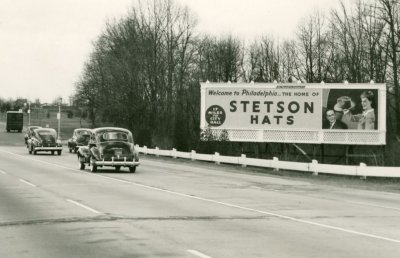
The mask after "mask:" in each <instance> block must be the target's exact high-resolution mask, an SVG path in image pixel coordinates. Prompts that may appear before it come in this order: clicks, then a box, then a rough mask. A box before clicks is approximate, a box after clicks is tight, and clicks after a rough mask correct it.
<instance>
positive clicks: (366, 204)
mask: <svg viewBox="0 0 400 258" xmlns="http://www.w3.org/2000/svg"><path fill="white" fill-rule="evenodd" d="M347 203H352V204H359V205H363V206H372V207H378V208H382V209H389V210H397V211H400V208H397V207H392V206H382V205H376V204H372V203H366V202H352V201H347Z"/></svg>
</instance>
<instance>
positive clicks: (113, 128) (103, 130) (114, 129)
mask: <svg viewBox="0 0 400 258" xmlns="http://www.w3.org/2000/svg"><path fill="white" fill-rule="evenodd" d="M112 131H120V132H125V133H129V134H131V131H129V130H128V129H125V128H120V127H99V128H95V129H92V132H94V133H99V132H112Z"/></svg>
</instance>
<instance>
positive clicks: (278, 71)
mask: <svg viewBox="0 0 400 258" xmlns="http://www.w3.org/2000/svg"><path fill="white" fill-rule="evenodd" d="M399 13H400V4H399V2H398V1H397V0H371V1H358V2H357V3H355V4H354V5H352V6H345V5H344V4H342V5H341V7H340V8H338V9H335V10H331V11H330V12H328V13H321V12H315V13H313V14H311V15H309V16H308V17H305V18H304V19H303V20H302V21H301V22H300V24H299V25H298V28H297V30H296V32H295V33H296V34H295V35H294V37H293V39H290V40H278V39H276V38H274V37H271V36H262V37H260V38H257V39H254V40H253V41H252V42H243V41H241V40H240V39H239V38H237V37H235V36H232V35H223V36H220V37H216V36H211V35H204V34H200V33H198V32H197V30H196V17H195V15H194V14H193V13H192V12H191V11H190V10H189V9H188V8H186V7H183V6H180V5H177V4H176V3H174V2H173V1H163V0H151V1H148V2H140V3H139V4H138V5H137V6H135V7H134V8H132V9H131V10H130V12H129V14H128V15H127V16H126V17H125V18H123V19H121V20H115V21H112V22H108V23H107V24H106V26H105V28H104V31H103V32H102V34H101V35H100V36H99V37H98V39H97V40H96V42H95V43H94V51H93V52H92V54H91V56H90V58H89V60H87V62H86V64H85V67H84V71H83V73H82V76H81V78H80V80H79V81H78V82H77V84H76V95H75V104H76V105H78V106H80V107H84V108H85V109H86V110H87V112H88V114H89V115H88V117H89V119H90V120H91V122H92V124H93V126H96V125H97V124H100V123H103V122H107V123H113V124H114V125H116V126H123V127H127V128H130V129H131V130H132V131H133V132H134V133H135V135H136V141H137V143H139V144H141V145H143V144H144V145H147V146H160V147H163V148H172V147H176V148H178V149H179V150H183V151H187V150H190V149H196V148H197V147H199V144H200V142H199V138H200V137H199V136H200V129H199V124H200V110H199V109H200V82H205V81H207V80H208V81H212V82H228V81H231V82H250V81H255V82H273V81H278V82H293V81H299V80H300V81H302V82H310V83H311V82H321V81H324V82H326V83H333V82H343V81H345V80H347V81H348V82H351V83H366V82H369V81H370V80H374V81H375V82H377V83H387V86H388V89H387V90H388V110H387V114H388V124H387V127H388V128H387V129H388V132H389V133H390V135H391V134H393V135H400V98H399V97H400V96H399V94H400V93H399V82H398V75H397V73H398V66H399V51H400V47H399V40H400V26H399V24H400V16H399ZM277 26H279V24H277Z"/></svg>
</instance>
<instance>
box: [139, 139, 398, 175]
mask: <svg viewBox="0 0 400 258" xmlns="http://www.w3.org/2000/svg"><path fill="white" fill-rule="evenodd" d="M136 148H137V150H138V151H139V152H140V153H143V154H151V155H155V156H167V157H172V158H183V159H191V160H201V161H211V162H215V163H216V164H220V163H227V164H236V165H242V167H246V166H254V167H264V168H273V169H275V170H279V169H286V170H295V171H304V172H311V173H312V174H313V175H318V173H325V174H335V175H349V176H360V177H362V178H366V177H400V167H373V166H367V165H366V164H364V163H360V165H359V166H349V165H332V164H320V163H318V161H317V160H313V161H312V162H311V163H304V162H293V161H280V160H279V159H278V158H273V159H255V158H247V157H246V155H245V154H242V155H241V156H240V157H232V156H221V155H219V153H218V152H216V153H215V154H201V153H197V152H196V151H193V150H192V152H182V151H177V150H176V149H172V150H160V149H159V148H158V147H156V148H155V149H150V148H147V147H146V146H143V147H140V146H138V145H136Z"/></svg>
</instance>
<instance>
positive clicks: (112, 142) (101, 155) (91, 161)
mask: <svg viewBox="0 0 400 258" xmlns="http://www.w3.org/2000/svg"><path fill="white" fill-rule="evenodd" d="M77 155H78V160H79V169H81V170H83V169H85V165H89V166H90V171H91V172H96V171H97V168H98V167H103V166H111V167H114V168H115V170H117V171H119V170H120V169H121V167H128V168H129V171H130V172H132V173H134V172H135V171H136V167H137V166H139V164H140V163H139V153H138V151H137V150H136V149H135V146H134V143H133V136H132V133H131V132H130V131H129V130H126V129H123V128H117V127H102V128H96V129H92V130H91V135H90V140H89V143H88V146H83V147H79V149H78V151H77Z"/></svg>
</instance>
